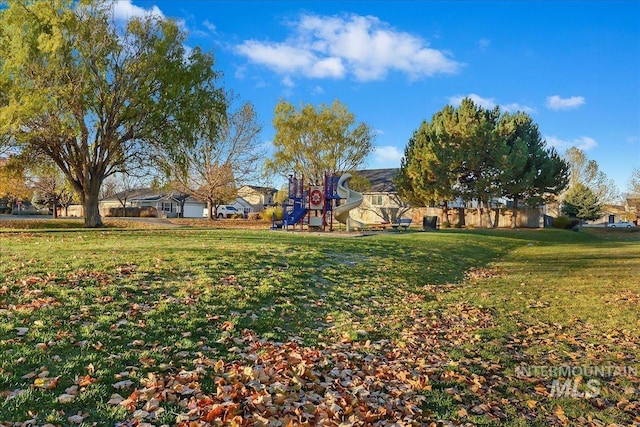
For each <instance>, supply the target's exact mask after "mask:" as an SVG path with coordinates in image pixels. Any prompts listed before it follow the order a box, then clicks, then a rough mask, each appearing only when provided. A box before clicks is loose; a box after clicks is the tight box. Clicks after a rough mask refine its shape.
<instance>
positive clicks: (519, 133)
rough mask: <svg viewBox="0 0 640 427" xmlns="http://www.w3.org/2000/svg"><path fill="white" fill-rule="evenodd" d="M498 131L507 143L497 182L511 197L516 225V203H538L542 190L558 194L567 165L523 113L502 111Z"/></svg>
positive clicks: (566, 174) (567, 172) (512, 222)
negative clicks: (499, 182)
mask: <svg viewBox="0 0 640 427" xmlns="http://www.w3.org/2000/svg"><path fill="white" fill-rule="evenodd" d="M498 131H499V134H500V136H501V138H503V140H504V143H505V144H506V152H505V156H504V157H503V159H502V178H501V184H500V185H501V188H502V195H503V196H505V197H508V198H510V199H512V200H513V216H512V218H511V227H512V228H515V227H516V226H517V216H518V203H519V202H520V201H524V202H527V203H528V204H533V205H537V204H539V203H540V202H541V201H542V198H543V197H544V196H545V194H547V195H548V194H556V195H557V194H559V193H560V192H561V191H563V190H564V188H565V187H566V185H567V182H568V174H569V166H568V165H567V164H566V162H564V160H562V158H560V156H559V155H558V153H557V152H556V151H555V149H554V148H550V149H547V148H545V142H544V141H543V140H542V138H541V136H540V132H539V131H538V126H537V125H536V124H535V123H534V122H533V120H532V119H531V117H530V116H529V115H528V114H526V113H522V112H518V113H515V114H509V113H504V114H502V116H501V117H500V120H499V122H498Z"/></svg>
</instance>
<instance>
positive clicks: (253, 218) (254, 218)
mask: <svg viewBox="0 0 640 427" xmlns="http://www.w3.org/2000/svg"><path fill="white" fill-rule="evenodd" d="M260 218H262V217H261V216H260V212H249V215H247V219H248V220H249V221H258V220H259V219H260Z"/></svg>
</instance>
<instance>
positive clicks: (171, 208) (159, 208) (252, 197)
mask: <svg viewBox="0 0 640 427" xmlns="http://www.w3.org/2000/svg"><path fill="white" fill-rule="evenodd" d="M275 193H277V190H276V189H274V188H269V187H258V186H252V185H245V186H242V187H240V189H239V190H238V197H237V198H236V200H235V201H234V202H233V203H228V205H231V206H234V207H235V208H236V209H238V210H240V211H241V212H243V213H244V214H245V215H247V214H248V213H249V212H259V211H261V210H263V209H264V208H265V207H267V206H272V205H273V197H274V195H275ZM123 206H126V208H127V209H134V210H140V211H145V210H147V211H149V212H150V213H149V215H153V216H158V217H166V218H176V217H182V218H202V217H203V216H206V212H207V202H206V201H203V200H200V199H197V198H195V197H193V196H191V195H189V194H186V193H181V192H177V191H162V190H152V189H149V188H136V189H132V190H126V191H121V192H120V193H117V194H114V195H113V196H110V197H107V198H105V199H102V200H101V201H100V207H99V209H100V214H101V215H103V216H121V215H123V212H121V211H120V212H118V211H117V209H120V210H121V209H122V207H123Z"/></svg>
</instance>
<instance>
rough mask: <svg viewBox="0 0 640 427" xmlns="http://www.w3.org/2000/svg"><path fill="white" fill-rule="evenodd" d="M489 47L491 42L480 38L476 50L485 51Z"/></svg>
mask: <svg viewBox="0 0 640 427" xmlns="http://www.w3.org/2000/svg"><path fill="white" fill-rule="evenodd" d="M490 45H491V40H489V39H485V38H482V39H480V40H478V48H479V49H480V50H482V51H484V50H486V49H487V48H488V47H489V46H490Z"/></svg>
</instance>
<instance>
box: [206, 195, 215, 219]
mask: <svg viewBox="0 0 640 427" xmlns="http://www.w3.org/2000/svg"><path fill="white" fill-rule="evenodd" d="M207 211H208V212H209V219H210V220H212V221H213V220H214V219H216V212H215V209H213V202H212V201H211V200H207Z"/></svg>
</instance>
